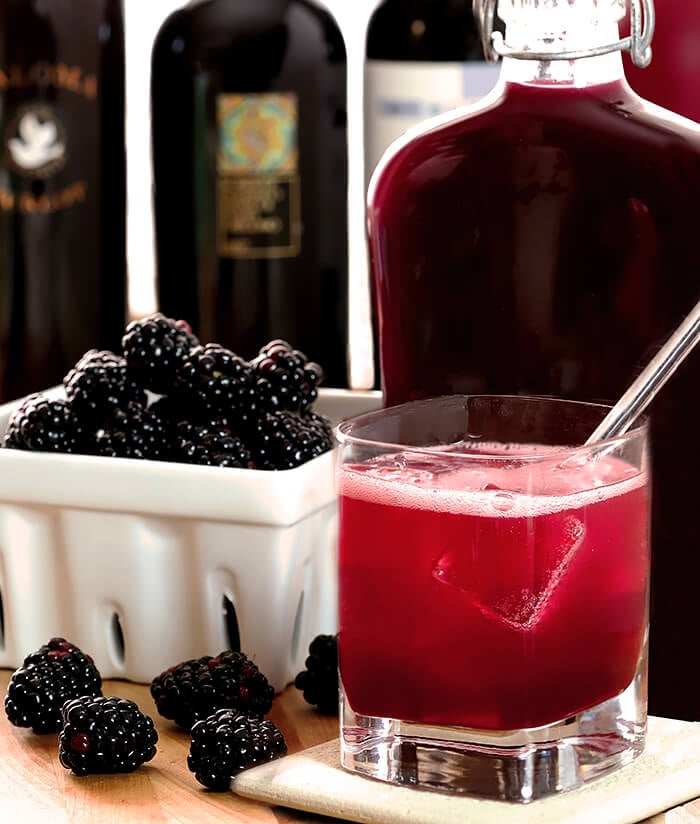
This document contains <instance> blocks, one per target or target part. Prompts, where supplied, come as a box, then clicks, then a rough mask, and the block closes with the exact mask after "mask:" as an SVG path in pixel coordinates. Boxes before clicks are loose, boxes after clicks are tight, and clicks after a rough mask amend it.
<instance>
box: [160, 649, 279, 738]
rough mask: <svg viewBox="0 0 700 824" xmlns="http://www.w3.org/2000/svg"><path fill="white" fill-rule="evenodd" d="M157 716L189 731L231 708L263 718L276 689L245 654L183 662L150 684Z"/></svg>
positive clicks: (270, 704) (221, 655)
mask: <svg viewBox="0 0 700 824" xmlns="http://www.w3.org/2000/svg"><path fill="white" fill-rule="evenodd" d="M151 695H152V696H153V700H154V701H155V704H156V707H157V708H158V712H159V713H160V714H161V715H162V716H163V717H164V718H169V719H171V720H173V721H175V723H176V724H178V725H179V726H180V727H182V728H183V729H186V730H189V729H191V728H192V725H193V724H194V722H195V721H197V720H199V719H202V718H206V717H207V716H208V715H211V714H212V713H213V712H214V711H215V710H218V709H223V708H229V709H235V710H238V711H239V712H244V713H246V714H247V715H252V716H257V717H262V716H263V715H265V714H266V713H268V712H269V711H270V708H271V707H272V699H273V697H274V689H273V688H272V686H271V685H270V683H269V682H268V680H267V678H266V677H265V675H263V673H261V672H260V670H259V669H258V668H257V666H256V665H255V664H254V663H253V662H252V661H251V660H250V659H249V658H248V657H247V656H246V655H245V654H244V653H242V652H231V651H229V652H222V653H220V654H219V655H217V656H216V657H215V658H214V657H212V656H210V655H205V656H202V657H201V658H192V659H190V660H188V661H182V662H181V663H179V664H176V665H175V666H173V667H170V668H169V669H167V670H165V671H164V672H161V673H160V675H157V676H156V677H155V678H154V679H153V681H152V682H151Z"/></svg>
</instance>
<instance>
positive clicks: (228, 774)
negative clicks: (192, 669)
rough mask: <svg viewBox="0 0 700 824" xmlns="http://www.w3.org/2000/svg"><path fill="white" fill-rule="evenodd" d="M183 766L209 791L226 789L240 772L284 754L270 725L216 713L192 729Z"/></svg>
mask: <svg viewBox="0 0 700 824" xmlns="http://www.w3.org/2000/svg"><path fill="white" fill-rule="evenodd" d="M191 735H192V740H191V742H190V752H189V755H188V756H187V766H188V767H189V769H190V771H191V772H193V773H194V775H195V778H196V779H197V781H199V783H200V784H203V785H204V786H205V787H209V789H211V790H218V791H222V792H223V791H225V790H228V789H230V784H231V778H232V777H233V776H234V775H237V774H238V773H239V772H241V771H242V770H247V769H248V768H249V767H254V766H255V765H256V764H264V763H265V762H267V761H272V759H274V758H279V757H280V756H281V755H284V754H285V753H286V752H287V744H286V742H285V740H284V736H283V735H282V733H281V732H280V731H279V730H278V729H277V727H276V726H275V725H274V724H273V723H272V721H262V720H260V719H257V718H250V717H249V716H247V715H245V714H244V713H239V712H237V711H236V710H232V709H221V710H216V712H214V713H213V714H212V715H210V716H209V717H208V718H203V719H201V720H199V721H197V722H196V723H195V725H194V726H193V727H192V732H191Z"/></svg>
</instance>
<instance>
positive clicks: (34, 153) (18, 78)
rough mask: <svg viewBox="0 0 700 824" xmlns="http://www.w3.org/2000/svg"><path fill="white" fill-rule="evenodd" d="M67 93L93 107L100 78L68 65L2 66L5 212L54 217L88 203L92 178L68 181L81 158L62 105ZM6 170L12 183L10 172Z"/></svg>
mask: <svg viewBox="0 0 700 824" xmlns="http://www.w3.org/2000/svg"><path fill="white" fill-rule="evenodd" d="M47 90H50V91H51V92H52V94H50V95H49V94H47ZM64 91H65V92H70V93H72V94H75V95H78V96H79V97H81V98H84V99H85V100H86V101H87V103H88V105H91V104H92V103H93V101H95V100H96V99H97V96H98V88H97V78H96V76H95V75H94V74H90V73H87V72H85V71H83V69H82V68H81V67H80V66H69V65H67V64H65V63H57V64H55V65H54V64H52V63H47V62H44V61H39V62H36V63H33V64H32V65H31V66H29V67H26V68H25V67H22V66H19V65H15V64H12V65H10V66H9V67H0V96H2V104H3V105H2V108H3V110H4V112H5V114H6V117H7V119H6V120H5V121H4V124H3V126H2V143H3V152H2V158H1V160H0V171H1V172H2V173H3V174H2V175H1V178H0V179H1V180H2V183H1V184H0V211H3V212H15V211H16V212H19V213H21V214H49V213H52V212H59V211H63V210H64V209H70V208H72V207H74V206H76V205H78V204H80V203H85V202H86V201H87V194H88V192H87V181H86V180H84V179H77V180H72V181H70V180H69V181H66V173H70V170H68V169H66V164H67V163H69V161H72V162H73V163H74V162H75V159H76V155H75V154H73V156H72V157H71V152H70V145H69V144H70V140H69V138H68V130H67V129H66V128H65V126H64V125H63V122H62V120H61V117H60V116H59V110H60V103H57V102H56V98H57V95H58V93H59V92H64ZM47 98H48V99H49V100H51V101H52V105H49V103H47V102H46V100H47ZM13 104H14V105H13ZM64 169H66V173H64V174H63V175H61V174H60V173H61V172H63V171H64ZM6 170H7V171H8V172H11V173H12V175H13V178H12V179H10V178H9V177H8V176H7V175H6V174H4V172H5V171H6Z"/></svg>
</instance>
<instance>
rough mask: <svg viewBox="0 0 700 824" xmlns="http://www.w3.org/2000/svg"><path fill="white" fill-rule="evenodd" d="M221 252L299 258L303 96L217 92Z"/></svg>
mask: <svg viewBox="0 0 700 824" xmlns="http://www.w3.org/2000/svg"><path fill="white" fill-rule="evenodd" d="M217 126H218V136H219V140H218V151H217V190H218V191H217V204H218V244H217V245H218V252H219V256H220V257H228V258H273V257H296V256H297V255H298V254H299V252H300V248H301V193H300V184H299V150H298V139H297V98H296V95H295V94H293V93H282V94H277V93H275V94H272V93H270V94H220V95H218V97H217Z"/></svg>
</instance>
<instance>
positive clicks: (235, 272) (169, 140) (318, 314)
mask: <svg viewBox="0 0 700 824" xmlns="http://www.w3.org/2000/svg"><path fill="white" fill-rule="evenodd" d="M152 72H153V73H152V89H151V91H152V96H151V99H152V128H153V166H154V176H155V200H154V203H155V221H156V254H157V294H158V302H159V307H160V309H161V310H162V311H163V312H165V313H166V314H168V315H171V316H175V317H182V318H185V319H187V320H189V321H190V323H191V324H192V326H193V327H194V329H195V331H196V332H197V333H198V335H199V336H200V338H201V339H203V340H217V341H219V342H221V343H223V344H224V345H226V346H228V347H230V348H231V349H233V350H234V351H236V352H237V353H239V354H240V355H242V356H243V357H252V356H253V355H254V354H255V353H256V352H257V351H258V349H259V347H260V346H262V345H263V344H264V343H266V342H267V341H268V340H270V339H271V338H284V339H286V340H288V341H290V342H291V343H292V344H293V345H294V346H295V347H297V348H299V349H301V350H303V351H304V353H305V354H306V355H307V357H309V358H311V359H313V360H316V361H318V362H319V363H321V364H322V365H323V366H324V369H325V371H326V379H325V384H326V385H334V386H345V385H346V384H347V311H348V296H347V288H348V287H347V280H348V276H347V144H346V54H345V46H344V42H343V38H342V36H341V32H340V30H339V28H338V26H337V24H336V23H335V21H334V19H333V18H332V17H331V15H330V14H329V13H328V12H326V11H325V10H323V9H321V8H320V7H317V6H315V5H314V4H312V3H309V2H306V0H267V2H260V0H200V1H199V2H193V3H190V4H189V5H188V6H185V7H184V8H183V9H181V10H179V11H177V12H175V13H174V14H173V15H171V16H170V17H169V18H168V19H167V20H166V22H165V23H164V24H163V26H162V27H161V30H160V32H159V34H158V37H157V38H156V42H155V45H154V49H153V56H152Z"/></svg>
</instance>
